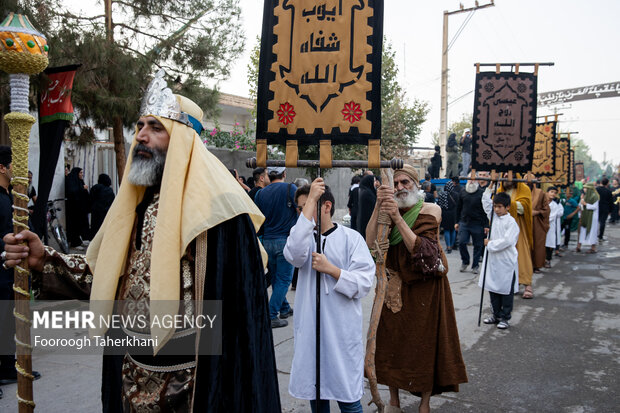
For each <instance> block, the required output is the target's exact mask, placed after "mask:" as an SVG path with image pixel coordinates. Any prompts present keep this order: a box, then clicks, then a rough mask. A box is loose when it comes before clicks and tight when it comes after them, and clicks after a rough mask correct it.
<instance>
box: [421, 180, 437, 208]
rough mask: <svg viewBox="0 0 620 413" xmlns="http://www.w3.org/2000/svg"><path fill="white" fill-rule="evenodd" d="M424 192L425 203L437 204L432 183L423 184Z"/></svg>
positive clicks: (425, 182)
mask: <svg viewBox="0 0 620 413" xmlns="http://www.w3.org/2000/svg"><path fill="white" fill-rule="evenodd" d="M422 190H423V191H424V202H430V203H431V204H434V203H435V195H434V193H433V190H432V184H431V181H424V182H422Z"/></svg>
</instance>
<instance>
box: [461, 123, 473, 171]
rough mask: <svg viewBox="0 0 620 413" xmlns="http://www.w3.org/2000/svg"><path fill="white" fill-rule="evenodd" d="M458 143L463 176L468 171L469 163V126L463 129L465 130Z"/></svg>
mask: <svg viewBox="0 0 620 413" xmlns="http://www.w3.org/2000/svg"><path fill="white" fill-rule="evenodd" d="M460 144H461V162H462V164H463V170H462V171H461V175H463V176H465V175H467V174H468V173H469V164H470V163H471V131H470V130H469V128H467V129H465V132H463V136H462V137H461V142H460Z"/></svg>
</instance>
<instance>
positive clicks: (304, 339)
mask: <svg viewBox="0 0 620 413" xmlns="http://www.w3.org/2000/svg"><path fill="white" fill-rule="evenodd" d="M314 227H315V224H314V223H313V222H311V221H309V220H308V219H307V218H306V217H305V216H304V215H303V214H301V215H300V216H299V218H298V220H297V223H296V224H295V226H294V227H293V228H292V229H291V232H290V235H289V236H288V239H287V240H286V246H285V247H284V257H285V258H286V260H287V261H288V262H290V263H291V264H293V265H294V266H295V267H298V268H299V278H298V280H297V290H296V293H295V313H294V314H293V316H294V322H295V330H294V338H295V344H294V349H295V350H294V354H293V365H292V368H291V379H290V381H289V388H288V389H289V393H290V394H291V395H292V396H293V397H296V398H298V399H305V400H314V399H315V397H316V390H315V377H316V361H315V354H316V351H315V340H316V339H315V337H316V327H315V325H316V324H315V321H316V311H315V308H316V306H315V304H316V271H315V270H313V269H312V252H315V251H316V241H315V238H314ZM321 246H322V252H323V254H325V256H326V257H327V259H328V260H329V262H331V263H332V264H334V265H335V266H336V267H338V268H340V269H341V273H340V278H339V279H338V280H336V279H334V278H333V277H332V276H330V275H327V274H321V278H322V280H321V287H322V288H321V399H325V400H338V401H342V402H349V403H350V402H355V401H358V400H360V399H361V398H362V395H363V394H364V348H365V347H364V336H363V332H362V328H363V327H362V323H363V319H362V302H361V298H363V297H365V296H366V295H367V294H368V292H369V291H370V288H371V287H372V283H373V280H374V277H375V263H374V261H373V259H372V257H371V255H370V252H369V251H368V247H367V246H366V242H365V241H364V238H362V236H361V235H360V234H359V233H358V232H357V231H354V230H352V229H350V228H346V227H344V226H342V225H338V227H337V228H336V229H335V230H334V231H333V232H331V233H329V234H328V235H327V236H321ZM323 246H324V247H323Z"/></svg>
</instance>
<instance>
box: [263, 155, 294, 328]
mask: <svg viewBox="0 0 620 413" xmlns="http://www.w3.org/2000/svg"><path fill="white" fill-rule="evenodd" d="M267 170H268V171H269V180H270V181H271V184H269V186H267V187H266V188H264V189H262V190H260V191H259V192H258V193H257V194H256V197H255V198H254V201H255V202H256V205H258V207H259V208H260V210H261V211H262V213H263V214H264V215H265V224H264V225H263V245H264V246H265V250H267V254H268V256H269V260H268V261H267V262H268V264H267V270H268V272H267V277H269V278H270V280H271V285H272V291H271V298H270V299H269V317H270V318H271V327H272V328H279V327H285V326H287V325H288V321H286V319H287V318H288V317H290V316H291V315H292V314H293V309H292V308H291V306H290V305H289V303H288V301H287V300H286V293H287V292H288V288H289V286H290V285H291V281H292V280H293V266H292V265H291V264H290V263H289V262H288V261H286V258H284V246H285V245H286V239H287V238H288V235H289V232H290V231H291V228H293V226H294V225H295V223H296V222H297V210H296V208H297V205H295V202H294V200H295V191H297V187H296V186H295V185H294V184H292V183H289V184H287V183H286V182H284V180H285V179H286V168H284V167H283V166H279V167H273V166H270V167H269V168H267ZM278 314H280V318H278Z"/></svg>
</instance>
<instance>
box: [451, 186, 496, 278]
mask: <svg viewBox="0 0 620 413" xmlns="http://www.w3.org/2000/svg"><path fill="white" fill-rule="evenodd" d="M480 182H484V188H486V185H487V181H480ZM484 188H481V187H480V183H479V182H477V181H467V184H466V185H465V189H463V190H461V195H460V197H459V201H458V204H457V206H456V222H457V224H455V225H454V228H455V229H456V230H457V231H458V244H459V252H460V253H461V269H460V271H461V272H464V271H465V270H467V267H468V266H469V259H470V256H469V251H468V250H467V244H468V243H469V239H470V237H471V240H472V243H473V244H474V256H473V258H472V263H471V272H472V273H474V274H478V272H479V269H480V265H479V263H480V259H481V258H482V253H483V250H484V236H485V234H486V233H488V231H489V219H488V217H487V214H486V213H485V212H484V209H483V208H482V194H484Z"/></svg>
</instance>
